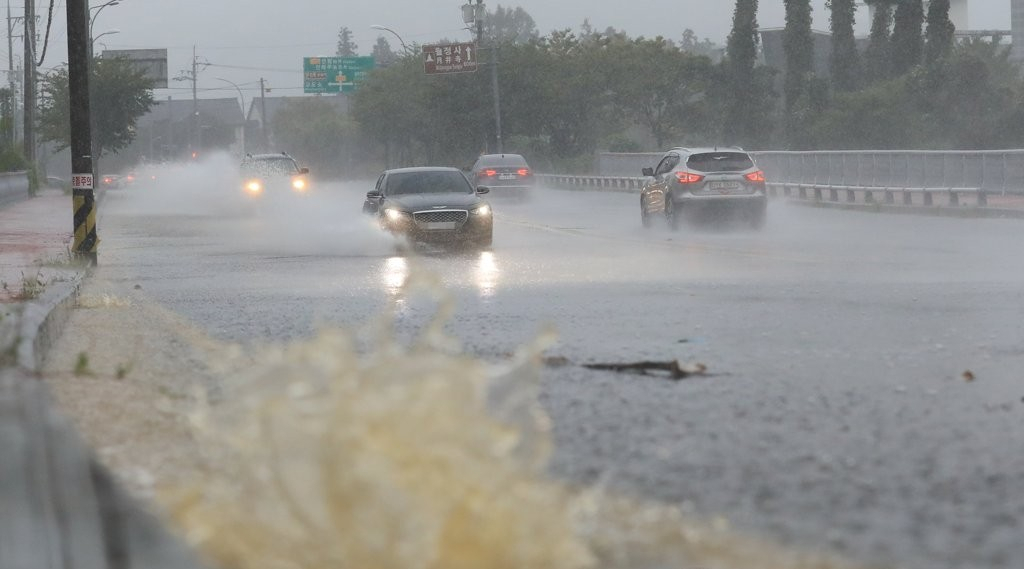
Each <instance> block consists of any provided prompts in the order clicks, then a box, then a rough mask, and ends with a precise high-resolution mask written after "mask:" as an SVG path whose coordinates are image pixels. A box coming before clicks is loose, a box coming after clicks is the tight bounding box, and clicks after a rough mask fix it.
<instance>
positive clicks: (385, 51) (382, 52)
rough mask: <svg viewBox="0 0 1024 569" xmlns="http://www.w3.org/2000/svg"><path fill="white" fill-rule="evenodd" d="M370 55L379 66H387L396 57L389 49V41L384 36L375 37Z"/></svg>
mask: <svg viewBox="0 0 1024 569" xmlns="http://www.w3.org/2000/svg"><path fill="white" fill-rule="evenodd" d="M371 55H372V56H373V60H374V62H375V63H376V64H377V65H379V66H381V67H387V66H388V65H391V64H392V63H394V62H395V60H396V59H398V55H397V54H396V53H395V52H394V50H392V49H391V43H390V42H388V40H387V38H385V37H384V36H378V37H377V43H375V44H373V52H372V53H371Z"/></svg>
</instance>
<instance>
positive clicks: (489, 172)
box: [480, 170, 498, 178]
mask: <svg viewBox="0 0 1024 569" xmlns="http://www.w3.org/2000/svg"><path fill="white" fill-rule="evenodd" d="M497 175H498V171H497V170H484V171H483V172H480V177H481V178H493V177H494V176H497Z"/></svg>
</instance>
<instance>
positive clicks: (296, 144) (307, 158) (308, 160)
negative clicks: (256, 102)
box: [272, 97, 358, 175]
mask: <svg viewBox="0 0 1024 569" xmlns="http://www.w3.org/2000/svg"><path fill="white" fill-rule="evenodd" d="M272 127H273V129H274V140H275V141H277V142H278V144H280V145H281V147H283V148H288V149H289V152H291V153H292V154H293V155H294V156H297V157H298V158H299V159H300V160H301V161H302V162H303V164H308V165H309V167H310V168H311V169H312V170H314V172H315V173H317V174H318V175H319V174H326V175H342V174H349V173H351V172H350V171H349V170H350V168H351V166H352V164H353V163H354V159H353V158H354V154H355V152H356V149H357V147H358V141H357V128H356V125H355V124H354V123H353V122H352V121H351V120H350V119H349V118H348V117H346V116H345V115H344V114H343V113H342V112H340V111H339V110H338V108H337V107H336V106H335V105H334V104H332V102H331V100H330V99H328V98H325V97H311V98H308V99H300V100H293V101H289V102H288V103H287V104H286V105H285V106H284V107H283V108H281V109H280V110H279V111H278V112H277V113H276V114H275V115H274V122H273V125H272Z"/></svg>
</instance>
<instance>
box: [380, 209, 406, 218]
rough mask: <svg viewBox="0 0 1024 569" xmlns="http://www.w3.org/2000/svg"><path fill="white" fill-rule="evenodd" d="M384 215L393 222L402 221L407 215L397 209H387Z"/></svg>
mask: <svg viewBox="0 0 1024 569" xmlns="http://www.w3.org/2000/svg"><path fill="white" fill-rule="evenodd" d="M384 215H386V216H387V218H388V219H389V220H391V221H401V220H402V218H404V217H405V214H404V213H402V212H401V211H399V210H397V209H386V210H384Z"/></svg>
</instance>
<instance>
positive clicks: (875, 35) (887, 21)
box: [864, 0, 892, 82]
mask: <svg viewBox="0 0 1024 569" xmlns="http://www.w3.org/2000/svg"><path fill="white" fill-rule="evenodd" d="M891 1H892V0H874V1H873V2H868V4H870V5H873V6H874V7H875V16H874V18H873V19H872V20H871V37H870V39H869V40H868V47H867V50H866V51H865V52H864V63H865V71H866V72H867V75H868V81H870V82H876V81H882V80H885V79H888V78H889V77H890V76H891V75H892V62H891V60H890V58H891V57H892V45H891V42H890V35H891V34H892V4H891V3H890V2H891Z"/></svg>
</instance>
